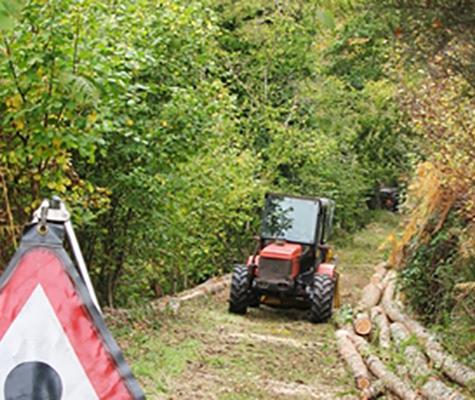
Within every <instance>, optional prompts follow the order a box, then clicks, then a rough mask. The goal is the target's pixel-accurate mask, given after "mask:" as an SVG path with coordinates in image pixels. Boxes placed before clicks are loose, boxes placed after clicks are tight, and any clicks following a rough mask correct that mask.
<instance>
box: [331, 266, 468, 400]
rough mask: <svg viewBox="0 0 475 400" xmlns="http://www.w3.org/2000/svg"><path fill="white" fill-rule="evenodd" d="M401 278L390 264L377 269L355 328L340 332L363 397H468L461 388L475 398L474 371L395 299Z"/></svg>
mask: <svg viewBox="0 0 475 400" xmlns="http://www.w3.org/2000/svg"><path fill="white" fill-rule="evenodd" d="M396 277H397V273H396V271H394V270H391V269H389V267H388V265H387V264H385V263H383V264H380V265H378V266H377V267H376V268H375V273H374V275H373V276H372V278H371V281H370V282H369V283H368V285H366V286H365V288H364V289H363V294H362V297H361V300H360V302H359V303H358V305H357V307H356V313H355V317H354V320H353V324H347V325H343V326H340V329H339V330H337V331H336V334H335V335H336V340H337V345H338V350H339V352H340V355H341V356H342V358H343V359H344V360H345V362H346V363H347V365H348V366H349V368H350V370H351V371H352V373H353V375H354V376H355V382H356V387H357V388H358V389H359V390H360V391H361V398H362V399H374V398H377V397H378V396H380V395H382V394H384V393H388V395H389V396H392V397H396V398H400V399H403V400H413V399H428V400H463V399H468V397H466V396H465V395H464V394H462V393H461V392H460V391H459V389H460V390H462V391H464V390H465V391H466V392H470V391H472V394H474V392H473V391H474V389H475V371H474V370H472V369H470V368H468V367H467V366H465V365H463V364H461V363H460V362H458V361H457V360H455V358H454V357H452V356H451V355H450V354H447V353H446V352H445V351H444V350H443V348H442V346H441V345H440V343H439V342H438V341H437V339H436V337H435V336H434V335H433V334H432V333H430V332H429V331H428V330H427V329H426V328H424V327H423V326H422V325H421V324H420V323H419V322H417V321H415V320H414V319H412V318H410V317H409V316H407V315H406V314H404V313H403V311H402V308H401V307H400V305H399V304H398V302H397V299H396V297H395V294H396V289H395V285H396ZM395 353H398V355H397V359H399V360H401V359H403V360H404V361H405V363H404V364H403V365H404V366H399V367H396V368H395V371H393V370H391V369H390V368H388V365H394V364H395V363H394V362H393V361H394V360H391V358H392V357H391V354H393V355H394V354H395ZM446 379H448V381H446ZM449 381H450V384H449V383H447V382H449ZM470 398H472V397H470Z"/></svg>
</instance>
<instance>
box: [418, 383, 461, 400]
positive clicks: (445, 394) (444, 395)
mask: <svg viewBox="0 0 475 400" xmlns="http://www.w3.org/2000/svg"><path fill="white" fill-rule="evenodd" d="M421 393H422V394H423V395H424V397H425V398H426V399H427V400H465V397H464V396H462V395H461V394H460V393H459V392H457V391H456V390H454V389H452V388H450V387H448V386H447V385H446V384H444V383H443V382H441V381H439V380H437V379H429V380H428V381H427V382H426V383H425V384H424V386H422V388H421Z"/></svg>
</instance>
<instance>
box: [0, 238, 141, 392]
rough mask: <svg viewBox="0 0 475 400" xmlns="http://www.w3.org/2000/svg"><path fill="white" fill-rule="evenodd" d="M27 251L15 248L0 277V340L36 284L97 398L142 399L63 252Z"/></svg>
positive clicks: (36, 248)
mask: <svg viewBox="0 0 475 400" xmlns="http://www.w3.org/2000/svg"><path fill="white" fill-rule="evenodd" d="M22 247H23V246H22ZM26 247H27V248H26V249H22V248H21V249H20V250H19V254H17V256H16V257H15V258H16V259H14V260H13V261H12V264H13V265H11V266H10V267H9V271H7V272H6V273H5V275H6V276H2V285H1V288H0V341H1V340H2V338H3V336H4V335H5V333H6V331H7V330H8V327H9V326H10V325H11V323H12V322H13V321H14V320H15V318H16V317H17V315H18V314H19V313H20V311H21V309H22V307H23V306H24V305H25V303H26V302H27V301H28V299H29V298H30V296H31V294H32V293H33V291H34V289H35V288H36V287H37V286H38V285H41V286H42V288H43V290H44V291H45V293H46V295H47V297H48V299H49V301H50V303H51V305H52V307H53V310H54V311H55V313H56V316H57V318H58V320H59V321H60V323H61V325H62V327H63V329H64V332H65V334H66V335H67V337H68V339H69V341H70V343H71V345H72V347H73V348H74V350H75V352H76V355H77V357H78V359H79V361H80V362H81V364H82V366H83V368H84V371H85V372H86V374H87V376H88V378H89V379H90V382H91V384H92V386H93V388H94V390H95V391H96V393H97V396H98V398H99V399H101V400H134V399H144V398H145V397H144V396H143V393H142V392H141V390H140V388H138V385H137V384H136V382H135V380H134V379H133V377H132V375H131V373H130V370H129V369H128V367H126V364H125V361H124V360H123V357H122V355H121V354H120V350H119V349H118V347H117V345H116V344H115V342H114V341H113V339H112V336H111V335H110V333H109V332H108V330H107V328H106V327H105V324H104V323H103V320H102V318H101V317H100V316H99V314H98V313H97V310H95V309H94V311H96V313H95V314H96V315H94V313H92V312H91V306H90V303H91V302H90V299H89V296H88V295H87V291H86V292H84V288H82V287H81V286H83V285H82V281H79V279H78V278H79V276H78V275H77V274H74V273H71V269H72V265H70V264H69V263H70V260H69V257H67V255H66V253H64V250H62V249H61V248H58V250H59V251H57V249H56V248H57V246H51V247H48V246H31V247H30V246H26ZM28 247H30V248H28ZM55 247H56V248H55ZM68 262H69V263H68ZM74 272H75V270H74ZM85 297H86V298H85ZM124 365H125V367H124ZM124 371H125V374H126V375H127V376H124ZM130 386H133V389H132V391H131V390H130V389H131V388H130ZM136 393H138V396H137V395H136Z"/></svg>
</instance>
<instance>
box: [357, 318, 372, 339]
mask: <svg viewBox="0 0 475 400" xmlns="http://www.w3.org/2000/svg"><path fill="white" fill-rule="evenodd" d="M353 326H354V328H355V332H356V333H357V334H358V335H361V336H367V335H369V334H370V332H371V328H372V323H371V319H370V318H369V316H368V313H360V314H358V315H357V316H356V319H355V320H354V322H353Z"/></svg>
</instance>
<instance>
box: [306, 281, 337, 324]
mask: <svg viewBox="0 0 475 400" xmlns="http://www.w3.org/2000/svg"><path fill="white" fill-rule="evenodd" d="M308 290H309V298H310V321H311V322H315V323H318V322H327V321H328V320H329V319H330V318H331V316H332V308H333V297H334V295H335V280H334V279H332V278H330V277H329V276H328V275H320V274H316V275H315V278H314V283H313V287H309V288H308Z"/></svg>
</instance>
